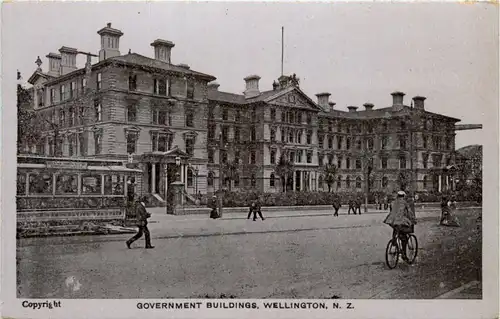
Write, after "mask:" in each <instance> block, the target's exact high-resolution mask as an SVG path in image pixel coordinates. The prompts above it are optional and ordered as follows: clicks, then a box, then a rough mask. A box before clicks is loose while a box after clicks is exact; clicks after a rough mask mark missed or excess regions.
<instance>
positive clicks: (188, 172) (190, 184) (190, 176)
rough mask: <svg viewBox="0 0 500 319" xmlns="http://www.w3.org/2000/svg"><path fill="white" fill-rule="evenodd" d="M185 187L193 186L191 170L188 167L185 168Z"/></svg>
mask: <svg viewBox="0 0 500 319" xmlns="http://www.w3.org/2000/svg"><path fill="white" fill-rule="evenodd" d="M187 187H193V170H192V169H190V168H188V170H187Z"/></svg>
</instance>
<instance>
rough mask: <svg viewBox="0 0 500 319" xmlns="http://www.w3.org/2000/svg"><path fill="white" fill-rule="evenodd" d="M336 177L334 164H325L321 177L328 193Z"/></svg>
mask: <svg viewBox="0 0 500 319" xmlns="http://www.w3.org/2000/svg"><path fill="white" fill-rule="evenodd" d="M336 175H337V166H335V165H334V164H326V165H324V166H323V177H324V181H325V183H326V184H327V185H328V192H329V193H330V192H331V190H332V186H333V184H334V183H335V177H336Z"/></svg>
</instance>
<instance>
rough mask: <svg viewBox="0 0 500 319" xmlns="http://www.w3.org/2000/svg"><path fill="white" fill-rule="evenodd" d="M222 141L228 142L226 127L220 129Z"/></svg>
mask: <svg viewBox="0 0 500 319" xmlns="http://www.w3.org/2000/svg"><path fill="white" fill-rule="evenodd" d="M222 141H223V142H226V141H229V127H227V126H223V127H222Z"/></svg>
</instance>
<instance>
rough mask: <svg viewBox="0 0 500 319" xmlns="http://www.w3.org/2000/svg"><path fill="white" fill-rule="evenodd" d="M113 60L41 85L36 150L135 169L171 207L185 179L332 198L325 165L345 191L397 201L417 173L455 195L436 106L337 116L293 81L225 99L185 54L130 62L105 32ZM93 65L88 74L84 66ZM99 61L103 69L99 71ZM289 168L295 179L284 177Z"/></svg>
mask: <svg viewBox="0 0 500 319" xmlns="http://www.w3.org/2000/svg"><path fill="white" fill-rule="evenodd" d="M98 34H99V36H100V39H101V50H100V51H99V53H98V54H90V53H86V52H82V51H79V50H77V49H75V48H70V47H62V48H61V49H60V50H59V54H55V53H50V54H48V55H47V58H48V61H49V66H48V70H46V71H44V70H43V69H42V67H41V65H42V61H41V60H40V59H38V60H37V62H36V63H37V65H38V68H37V70H36V71H35V72H34V73H33V75H32V76H31V77H30V79H29V81H28V82H29V83H30V84H32V85H33V87H32V88H31V89H30V90H31V94H32V100H33V107H34V109H35V112H36V113H37V115H38V117H37V118H38V121H35V122H33V127H36V129H37V130H39V131H40V132H41V136H42V138H40V139H39V141H38V142H37V143H36V144H35V145H27V146H26V147H25V150H26V151H29V152H32V153H37V154H43V155H47V156H64V157H94V158H110V159H119V160H123V161H128V162H129V164H130V165H134V166H136V167H138V168H140V169H142V171H143V175H142V178H141V180H140V181H137V184H138V191H139V192H140V193H143V194H150V195H151V196H152V198H156V199H157V200H158V201H159V202H162V201H164V200H165V198H166V197H168V196H169V195H168V194H169V193H168V191H169V188H168V185H169V183H170V182H172V181H174V180H175V179H176V178H178V177H177V176H176V174H178V175H180V180H181V181H182V182H184V184H185V191H186V194H187V197H188V198H190V199H193V196H192V195H195V194H198V193H201V194H207V193H214V192H216V191H217V190H219V189H221V188H226V189H229V190H232V191H239V190H258V191H261V192H280V191H291V190H292V191H327V190H328V185H327V184H326V182H325V180H324V166H325V164H327V163H328V164H332V165H335V166H336V167H337V173H336V176H335V178H336V180H335V182H334V183H333V184H332V183H330V187H331V188H332V189H333V190H334V191H352V192H361V191H365V189H364V187H365V185H367V183H368V184H369V185H370V190H371V191H375V190H377V191H386V192H392V191H394V190H396V189H399V188H401V187H402V185H407V184H408V180H410V179H411V177H410V175H409V174H410V173H411V168H412V167H413V168H414V171H415V174H416V179H417V183H416V186H417V190H418V191H440V190H442V189H443V180H442V178H441V173H440V172H441V171H442V169H443V168H444V167H446V166H448V165H451V164H453V163H454V161H455V159H454V156H453V154H454V152H453V151H454V149H455V123H456V122H458V121H459V120H458V119H455V118H451V117H447V116H444V115H440V114H436V113H432V112H429V111H427V110H426V109H425V106H424V101H425V98H424V97H419V96H417V97H414V98H413V99H412V102H411V106H407V105H405V104H404V93H401V92H394V93H392V96H393V103H392V105H391V106H388V107H383V108H375V106H374V105H373V104H370V103H366V104H364V109H362V110H358V107H355V106H349V107H348V109H349V111H341V110H338V109H336V108H335V103H333V102H330V101H329V96H330V94H329V93H319V94H317V100H316V101H313V100H312V99H311V98H310V97H308V96H307V95H306V94H305V93H304V92H303V91H302V90H301V89H300V86H299V79H298V78H297V77H296V76H295V75H293V76H281V77H280V78H279V79H277V81H274V82H273V83H272V89H269V90H264V91H261V90H260V88H259V86H260V84H259V81H260V77H259V76H256V75H252V76H248V77H246V78H245V79H244V81H245V85H246V89H245V91H244V93H243V94H233V93H228V92H223V91H220V90H219V85H218V84H217V83H215V82H213V81H214V80H215V79H216V78H215V77H214V76H212V75H208V74H204V73H201V72H197V71H194V70H191V69H190V67H189V66H188V65H185V64H178V65H175V64H173V63H172V61H171V52H172V48H173V47H174V44H173V43H172V42H170V41H166V40H161V39H158V40H155V41H154V42H153V43H151V46H152V48H153V50H152V51H153V52H152V53H153V54H152V55H153V56H154V57H151V58H150V57H146V56H143V55H140V54H137V53H132V52H130V51H129V53H128V54H125V55H122V54H121V52H120V45H119V44H120V38H121V37H122V36H123V33H122V32H121V31H120V30H117V29H114V28H112V27H111V24H108V25H107V26H106V27H104V28H103V29H101V30H99V31H98ZM78 54H85V55H86V56H87V63H86V65H85V67H84V68H78V67H77V66H76V56H77V55H78ZM92 58H94V59H97V58H98V60H99V61H98V62H96V63H92ZM283 160H286V161H287V162H288V163H291V164H292V165H291V171H290V172H288V173H286V175H287V176H280V174H281V175H284V174H283V172H282V171H280V165H281V164H282V162H283Z"/></svg>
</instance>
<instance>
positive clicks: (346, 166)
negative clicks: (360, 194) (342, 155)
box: [345, 158, 351, 169]
mask: <svg viewBox="0 0 500 319" xmlns="http://www.w3.org/2000/svg"><path fill="white" fill-rule="evenodd" d="M345 168H346V169H351V159H350V158H346V159H345Z"/></svg>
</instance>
